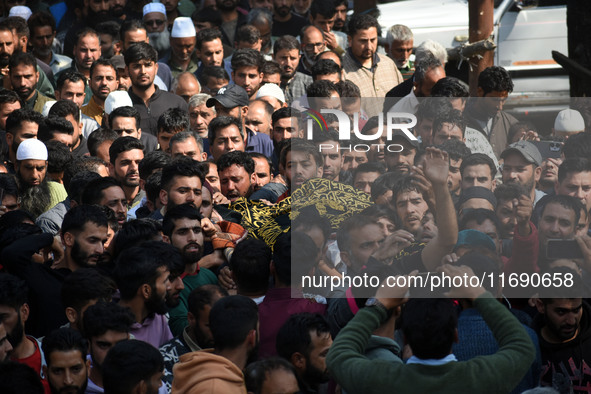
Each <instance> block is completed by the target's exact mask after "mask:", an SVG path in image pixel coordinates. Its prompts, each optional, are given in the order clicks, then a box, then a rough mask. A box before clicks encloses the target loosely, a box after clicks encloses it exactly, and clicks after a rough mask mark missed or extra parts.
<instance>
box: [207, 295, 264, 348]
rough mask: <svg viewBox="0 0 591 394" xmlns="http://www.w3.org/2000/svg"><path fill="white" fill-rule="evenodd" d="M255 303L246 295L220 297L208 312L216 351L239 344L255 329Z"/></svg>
mask: <svg viewBox="0 0 591 394" xmlns="http://www.w3.org/2000/svg"><path fill="white" fill-rule="evenodd" d="M258 320H259V312H258V307H257V304H255V302H254V301H253V300H251V299H250V298H248V297H244V296H240V295H233V296H228V297H224V298H221V299H220V300H219V301H218V302H216V303H215V304H214V305H213V307H212V308H211V311H210V312H209V328H210V329H211V334H212V335H213V340H214V343H215V349H216V351H220V350H225V349H235V348H237V347H238V346H240V345H241V344H242V343H243V342H244V340H245V339H246V337H247V336H248V333H249V332H250V331H251V330H256V329H257V323H258Z"/></svg>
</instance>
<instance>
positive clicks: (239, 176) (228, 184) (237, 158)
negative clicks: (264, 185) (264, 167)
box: [217, 151, 255, 202]
mask: <svg viewBox="0 0 591 394" xmlns="http://www.w3.org/2000/svg"><path fill="white" fill-rule="evenodd" d="M217 166H218V173H219V174H220V185H221V192H222V194H223V196H224V197H226V198H227V199H228V200H230V201H231V202H235V201H236V200H238V199H239V198H241V197H245V198H247V199H248V197H250V195H251V194H252V192H253V191H254V182H255V175H254V160H253V159H252V158H251V157H250V156H249V155H248V153H246V152H240V151H232V152H228V153H224V154H223V155H222V156H221V157H220V158H219V160H218V161H217Z"/></svg>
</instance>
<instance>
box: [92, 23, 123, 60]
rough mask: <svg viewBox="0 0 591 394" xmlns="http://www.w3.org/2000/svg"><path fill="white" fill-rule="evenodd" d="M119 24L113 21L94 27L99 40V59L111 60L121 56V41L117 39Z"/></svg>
mask: <svg viewBox="0 0 591 394" xmlns="http://www.w3.org/2000/svg"><path fill="white" fill-rule="evenodd" d="M120 27H121V26H120V24H119V23H117V22H115V21H108V22H103V23H100V24H98V25H97V26H96V32H97V33H98V35H99V38H100V40H101V57H102V58H103V59H111V58H112V57H113V56H115V55H120V54H121V39H120V38H119V29H120Z"/></svg>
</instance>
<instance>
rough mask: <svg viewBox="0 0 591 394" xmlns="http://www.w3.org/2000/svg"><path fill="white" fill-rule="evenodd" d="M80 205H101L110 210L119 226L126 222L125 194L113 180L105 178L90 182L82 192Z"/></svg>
mask: <svg viewBox="0 0 591 394" xmlns="http://www.w3.org/2000/svg"><path fill="white" fill-rule="evenodd" d="M82 204H89V205H102V206H104V207H108V208H110V209H111V210H112V211H113V213H114V214H115V217H116V218H117V222H118V223H119V226H123V224H124V223H125V222H126V221H127V200H126V199H125V193H124V192H123V189H122V188H121V186H120V185H119V182H117V181H116V180H115V179H114V178H111V177H105V178H99V179H96V180H94V181H90V182H89V183H88V184H87V185H86V187H85V188H84V191H83V192H82Z"/></svg>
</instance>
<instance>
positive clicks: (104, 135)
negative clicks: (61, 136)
mask: <svg viewBox="0 0 591 394" xmlns="http://www.w3.org/2000/svg"><path fill="white" fill-rule="evenodd" d="M68 123H69V122H68ZM117 138H119V134H117V132H115V131H113V130H111V129H109V128H107V127H99V128H98V129H96V130H95V131H93V132H92V133H90V134H89V135H88V139H87V140H86V146H87V147H88V152H89V153H90V156H96V154H97V151H98V148H99V146H101V144H102V143H103V142H105V141H111V142H113V141H115V140H116V139H117Z"/></svg>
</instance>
